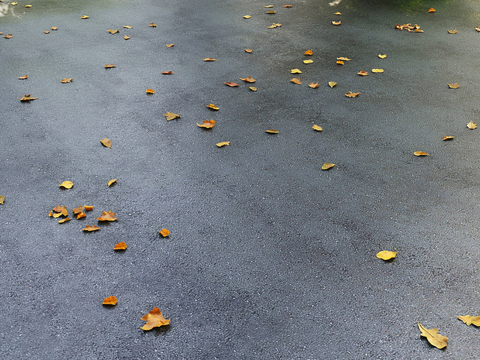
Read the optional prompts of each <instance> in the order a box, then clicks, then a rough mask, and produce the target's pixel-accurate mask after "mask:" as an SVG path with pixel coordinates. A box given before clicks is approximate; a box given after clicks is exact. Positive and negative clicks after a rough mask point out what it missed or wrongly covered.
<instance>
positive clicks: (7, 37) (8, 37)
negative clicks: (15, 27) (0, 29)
mask: <svg viewBox="0 0 480 360" xmlns="http://www.w3.org/2000/svg"><path fill="white" fill-rule="evenodd" d="M12 37H13V35H12V34H7V35H5V36H4V38H5V39H11V38H12Z"/></svg>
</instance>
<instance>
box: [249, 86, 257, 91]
mask: <svg viewBox="0 0 480 360" xmlns="http://www.w3.org/2000/svg"><path fill="white" fill-rule="evenodd" d="M249 89H250V90H251V91H253V92H255V91H257V90H258V89H257V88H256V87H255V86H250V87H249Z"/></svg>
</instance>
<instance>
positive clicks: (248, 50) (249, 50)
mask: <svg viewBox="0 0 480 360" xmlns="http://www.w3.org/2000/svg"><path fill="white" fill-rule="evenodd" d="M245 52H246V53H249V54H251V53H252V52H253V50H252V49H245Z"/></svg>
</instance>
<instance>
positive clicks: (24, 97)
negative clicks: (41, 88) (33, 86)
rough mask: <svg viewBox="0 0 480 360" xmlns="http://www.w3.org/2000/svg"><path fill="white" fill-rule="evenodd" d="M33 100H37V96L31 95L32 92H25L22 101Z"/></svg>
mask: <svg viewBox="0 0 480 360" xmlns="http://www.w3.org/2000/svg"><path fill="white" fill-rule="evenodd" d="M32 100H37V98H36V97H33V96H30V94H28V95H27V94H25V96H23V97H22V98H21V99H20V101H22V102H29V101H32Z"/></svg>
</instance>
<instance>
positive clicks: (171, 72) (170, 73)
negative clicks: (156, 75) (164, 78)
mask: <svg viewBox="0 0 480 360" xmlns="http://www.w3.org/2000/svg"><path fill="white" fill-rule="evenodd" d="M162 75H173V71H162Z"/></svg>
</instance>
